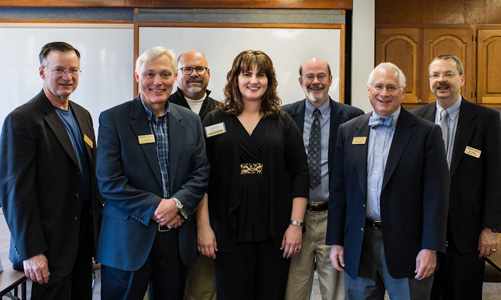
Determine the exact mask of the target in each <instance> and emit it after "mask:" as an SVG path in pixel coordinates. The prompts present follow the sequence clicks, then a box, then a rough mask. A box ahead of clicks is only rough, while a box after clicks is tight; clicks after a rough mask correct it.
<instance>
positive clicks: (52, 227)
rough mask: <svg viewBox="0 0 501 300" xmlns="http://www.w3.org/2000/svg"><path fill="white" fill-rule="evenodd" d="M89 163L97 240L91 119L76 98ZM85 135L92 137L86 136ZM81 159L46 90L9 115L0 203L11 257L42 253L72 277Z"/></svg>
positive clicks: (0, 147)
mask: <svg viewBox="0 0 501 300" xmlns="http://www.w3.org/2000/svg"><path fill="white" fill-rule="evenodd" d="M69 106H70V107H71V110H72V112H73V115H74V116H75V119H76V121H77V123H78V126H79V128H80V132H81V134H82V138H83V139H84V140H85V141H86V142H84V147H85V154H86V157H87V162H88V166H89V174H90V179H91V188H92V198H91V200H90V201H91V202H90V205H89V206H90V211H89V213H92V216H93V222H92V224H93V229H92V232H93V237H94V242H95V244H96V245H97V231H98V230H97V229H98V222H99V210H100V205H99V201H98V199H99V195H98V192H97V183H96V177H95V156H96V142H95V137H94V128H93V125H92V118H91V116H90V114H89V112H88V111H87V110H85V109H84V108H83V107H81V106H79V105H78V104H76V103H74V102H73V101H70V102H69ZM85 137H87V138H88V139H85ZM81 194H82V178H81V175H80V167H79V164H78V158H77V155H76V153H75V150H74V148H73V145H72V143H71V140H70V137H69V135H68V132H67V131H66V128H65V127H64V124H63V121H62V120H61V118H60V117H59V115H58V114H57V111H56V109H55V108H54V106H52V104H51V103H50V101H49V99H48V98H47V96H46V95H45V93H44V92H43V90H42V91H41V92H40V93H39V94H38V95H36V96H35V97H33V99H31V100H30V101H29V102H27V103H26V104H24V105H22V106H20V107H18V108H16V109H15V110H14V111H13V112H11V113H10V114H9V115H8V116H7V118H6V119H5V122H4V125H3V129H2V138H1V144H0V202H1V204H2V209H3V211H4V214H5V220H6V221H7V225H8V226H9V229H10V232H11V248H10V260H11V261H12V263H13V267H14V269H16V270H19V271H22V270H23V260H25V259H28V258H30V257H33V256H35V255H37V254H40V253H44V254H45V256H46V257H47V260H48V263H49V271H50V273H51V276H55V277H65V276H68V275H69V274H70V272H71V269H72V268H73V265H74V263H75V259H76V256H77V250H78V239H79V233H80V215H81V212H82V204H81V201H80V199H79V195H81Z"/></svg>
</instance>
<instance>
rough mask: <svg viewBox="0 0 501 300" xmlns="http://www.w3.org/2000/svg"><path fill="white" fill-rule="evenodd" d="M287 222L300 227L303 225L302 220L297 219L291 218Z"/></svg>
mask: <svg viewBox="0 0 501 300" xmlns="http://www.w3.org/2000/svg"><path fill="white" fill-rule="evenodd" d="M289 224H291V225H296V226H301V227H303V226H304V222H299V221H296V220H291V221H290V223H289Z"/></svg>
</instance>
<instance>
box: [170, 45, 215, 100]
mask: <svg viewBox="0 0 501 300" xmlns="http://www.w3.org/2000/svg"><path fill="white" fill-rule="evenodd" d="M184 67H192V68H193V71H192V72H191V73H190V74H189V75H185V74H184V73H183V71H182V70H181V68H184ZM196 67H206V68H207V60H206V59H205V57H204V56H203V54H202V53H200V52H198V51H195V50H190V51H187V52H185V53H183V55H182V56H181V57H180V58H179V61H178V64H177V68H178V70H177V73H176V81H177V86H178V87H179V89H180V90H181V91H182V92H183V94H184V96H185V97H187V98H190V99H194V100H198V99H202V98H203V97H204V96H205V92H206V90H207V85H208V84H209V79H210V69H207V70H206V71H205V72H204V73H203V74H198V73H197V72H196V71H195V69H194V68H196Z"/></svg>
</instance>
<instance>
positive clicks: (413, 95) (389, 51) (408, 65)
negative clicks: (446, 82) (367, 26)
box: [376, 28, 421, 103]
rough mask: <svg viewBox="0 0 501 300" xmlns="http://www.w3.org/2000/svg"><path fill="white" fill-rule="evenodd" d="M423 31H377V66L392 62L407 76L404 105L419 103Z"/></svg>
mask: <svg viewBox="0 0 501 300" xmlns="http://www.w3.org/2000/svg"><path fill="white" fill-rule="evenodd" d="M420 35H421V30H420V29H418V28H378V29H376V65H378V64H379V63H381V62H392V63H394V64H395V65H397V66H398V67H399V68H400V69H401V70H402V72H403V73H404V75H405V78H406V88H405V96H404V99H403V100H402V103H419V102H420V101H419V95H418V91H419V88H418V87H419V86H420V84H421V82H420V81H421V76H420V70H419V66H420V64H421V45H420V42H419V41H420Z"/></svg>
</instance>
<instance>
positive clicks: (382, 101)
mask: <svg viewBox="0 0 501 300" xmlns="http://www.w3.org/2000/svg"><path fill="white" fill-rule="evenodd" d="M398 79H399V78H398V72H397V71H396V70H394V69H391V68H379V69H377V70H376V71H375V72H374V77H373V79H372V84H371V85H370V86H369V88H368V91H367V96H368V97H369V99H370V102H371V105H372V108H373V110H374V112H375V113H377V114H378V116H380V117H383V118H385V117H387V116H389V115H391V114H392V113H394V112H395V111H396V110H397V109H398V108H399V107H400V104H401V103H402V99H403V98H404V95H405V90H404V89H403V88H400V87H399V86H400V85H399V80H398ZM381 86H383V88H382V89H381V88H380V87H381ZM388 86H390V87H398V88H397V89H396V90H395V91H390V90H389V89H388V88H387V87H388ZM376 87H379V89H378V88H376Z"/></svg>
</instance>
